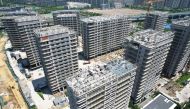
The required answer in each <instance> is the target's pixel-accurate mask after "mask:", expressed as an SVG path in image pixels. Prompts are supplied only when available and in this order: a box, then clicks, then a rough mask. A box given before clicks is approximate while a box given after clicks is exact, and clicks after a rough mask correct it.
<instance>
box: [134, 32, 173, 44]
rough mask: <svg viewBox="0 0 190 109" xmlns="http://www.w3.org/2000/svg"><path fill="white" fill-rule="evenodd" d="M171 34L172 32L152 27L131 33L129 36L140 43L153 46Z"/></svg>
mask: <svg viewBox="0 0 190 109" xmlns="http://www.w3.org/2000/svg"><path fill="white" fill-rule="evenodd" d="M172 36H173V33H172V32H160V31H156V30H152V29H147V30H142V31H139V32H136V33H134V34H133V37H132V38H130V39H132V40H133V41H135V42H138V43H139V44H141V45H144V46H148V47H153V46H155V45H156V44H158V43H160V42H162V41H164V40H166V39H169V38H171V37H172Z"/></svg>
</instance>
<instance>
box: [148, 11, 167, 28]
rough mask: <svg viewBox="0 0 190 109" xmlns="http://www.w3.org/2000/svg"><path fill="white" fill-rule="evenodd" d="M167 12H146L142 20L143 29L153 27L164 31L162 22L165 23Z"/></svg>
mask: <svg viewBox="0 0 190 109" xmlns="http://www.w3.org/2000/svg"><path fill="white" fill-rule="evenodd" d="M167 19H168V14H167V13H166V12H154V13H148V14H147V15H146V18H145V21H144V29H153V30H158V31H164V24H166V22H167Z"/></svg>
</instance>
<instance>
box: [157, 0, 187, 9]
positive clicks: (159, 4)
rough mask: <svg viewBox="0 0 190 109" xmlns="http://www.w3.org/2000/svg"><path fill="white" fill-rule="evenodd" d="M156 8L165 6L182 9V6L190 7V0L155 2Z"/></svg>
mask: <svg viewBox="0 0 190 109" xmlns="http://www.w3.org/2000/svg"><path fill="white" fill-rule="evenodd" d="M154 4H155V8H159V9H163V8H171V9H172V8H175V9H182V8H190V1H189V0H162V1H158V2H155V3H154Z"/></svg>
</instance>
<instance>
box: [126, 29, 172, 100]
mask: <svg viewBox="0 0 190 109" xmlns="http://www.w3.org/2000/svg"><path fill="white" fill-rule="evenodd" d="M173 36H174V35H173V33H172V32H160V31H156V30H151V29H148V30H143V31H140V32H137V33H134V35H133V38H127V41H126V43H125V48H126V49H125V50H126V51H125V58H126V60H128V61H130V62H132V63H133V64H136V65H137V73H136V77H135V82H134V85H133V91H132V100H133V101H134V102H135V103H137V102H141V101H142V100H143V99H144V98H146V97H147V96H148V95H149V92H151V91H152V90H153V89H154V88H155V86H156V84H157V81H158V79H159V78H160V74H161V72H162V69H163V66H164V63H165V60H166V56H167V54H168V52H169V49H170V46H171V42H172V40H173Z"/></svg>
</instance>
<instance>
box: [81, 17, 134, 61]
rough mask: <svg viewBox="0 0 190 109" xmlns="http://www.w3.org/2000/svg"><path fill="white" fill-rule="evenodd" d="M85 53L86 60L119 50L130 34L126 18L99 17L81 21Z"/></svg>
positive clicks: (128, 22)
mask: <svg viewBox="0 0 190 109" xmlns="http://www.w3.org/2000/svg"><path fill="white" fill-rule="evenodd" d="M81 24H82V38H83V52H84V57H85V58H86V59H92V58H94V57H97V56H100V55H103V54H106V53H109V52H112V51H114V50H118V49H120V48H121V47H122V44H123V42H124V40H123V39H125V38H126V37H127V36H128V33H129V25H130V21H129V20H128V18H127V17H126V16H98V17H90V18H85V19H83V20H82V21H81Z"/></svg>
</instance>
